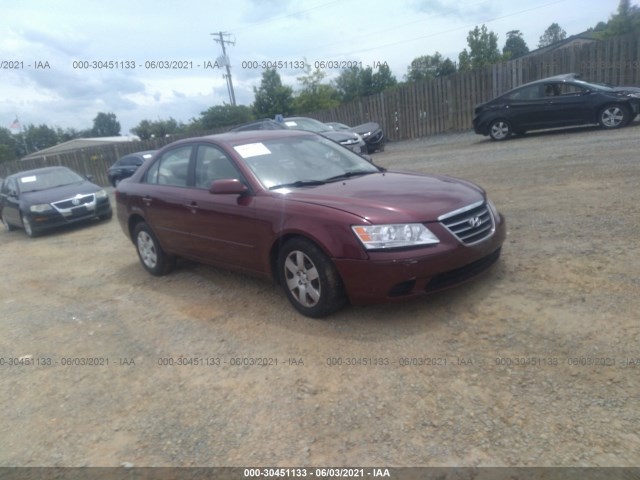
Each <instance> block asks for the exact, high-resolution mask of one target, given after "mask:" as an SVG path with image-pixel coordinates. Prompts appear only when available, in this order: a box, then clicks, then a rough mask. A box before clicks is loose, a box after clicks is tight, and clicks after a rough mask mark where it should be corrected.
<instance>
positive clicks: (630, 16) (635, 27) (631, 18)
mask: <svg viewBox="0 0 640 480" xmlns="http://www.w3.org/2000/svg"><path fill="white" fill-rule="evenodd" d="M602 23H603V22H600V23H599V24H598V25H597V26H596V28H595V31H596V32H598V38H609V37H614V36H616V35H625V34H627V33H633V32H640V7H639V6H637V5H631V1H630V0H620V4H619V5H618V13H617V14H615V15H612V16H611V18H610V19H609V21H608V22H607V23H606V24H604V25H602ZM599 27H600V28H599Z"/></svg>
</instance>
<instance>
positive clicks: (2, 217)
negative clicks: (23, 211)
mask: <svg viewBox="0 0 640 480" xmlns="http://www.w3.org/2000/svg"><path fill="white" fill-rule="evenodd" d="M0 218H1V219H2V224H3V225H4V229H5V230H6V231H7V232H12V231H14V230H15V229H16V227H14V226H13V225H11V224H10V223H9V222H7V221H6V220H5V218H4V215H0Z"/></svg>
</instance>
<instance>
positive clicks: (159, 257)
mask: <svg viewBox="0 0 640 480" xmlns="http://www.w3.org/2000/svg"><path fill="white" fill-rule="evenodd" d="M133 238H134V239H135V244H136V250H137V251H138V257H139V258H140V263H142V266H143V267H144V268H145V270H147V272H149V273H151V274H152V275H157V276H160V275H164V274H166V273H169V272H170V271H171V270H172V269H173V267H174V266H175V262H176V259H175V257H173V256H171V255H168V254H167V253H166V252H165V251H164V250H163V249H162V247H161V246H160V243H159V242H158V239H157V238H156V236H155V234H154V233H153V231H152V230H151V228H149V225H147V224H146V223H144V222H141V223H139V224H138V225H136V228H135V229H134V231H133Z"/></svg>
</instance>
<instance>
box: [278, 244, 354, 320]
mask: <svg viewBox="0 0 640 480" xmlns="http://www.w3.org/2000/svg"><path fill="white" fill-rule="evenodd" d="M278 276H279V279H280V283H281V284H282V287H283V288H284V291H285V293H286V294H287V298H288V299H289V301H290V302H291V304H292V305H293V306H294V308H295V309H296V310H298V311H299V312H300V313H302V314H303V315H306V316H307V317H312V318H322V317H326V316H327V315H330V314H332V313H334V312H336V311H337V310H339V309H340V308H342V306H343V305H344V304H345V303H346V300H347V299H346V295H345V293H344V288H343V285H342V280H341V279H340V275H338V272H337V270H336V268H335V266H334V265H333V263H332V262H331V260H330V259H329V258H328V257H327V256H326V255H325V254H324V253H323V252H322V250H320V249H319V248H318V247H317V246H316V245H315V244H313V243H312V242H310V241H309V240H306V239H304V238H294V239H292V240H289V241H288V242H287V243H285V244H284V246H283V247H282V250H280V254H279V255H278Z"/></svg>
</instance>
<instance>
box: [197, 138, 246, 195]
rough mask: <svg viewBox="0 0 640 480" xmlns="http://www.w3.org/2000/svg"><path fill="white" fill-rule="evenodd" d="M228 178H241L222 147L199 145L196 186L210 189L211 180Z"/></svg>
mask: <svg viewBox="0 0 640 480" xmlns="http://www.w3.org/2000/svg"><path fill="white" fill-rule="evenodd" d="M227 178H236V179H239V178H240V174H239V173H238V170H236V167H235V166H234V165H233V162H232V161H231V160H230V159H229V157H227V155H226V154H225V153H224V152H223V151H222V150H220V149H218V148H216V147H214V146H212V145H200V146H198V154H197V155H196V187H197V188H206V189H209V187H210V186H211V182H213V181H214V180H221V179H227Z"/></svg>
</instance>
